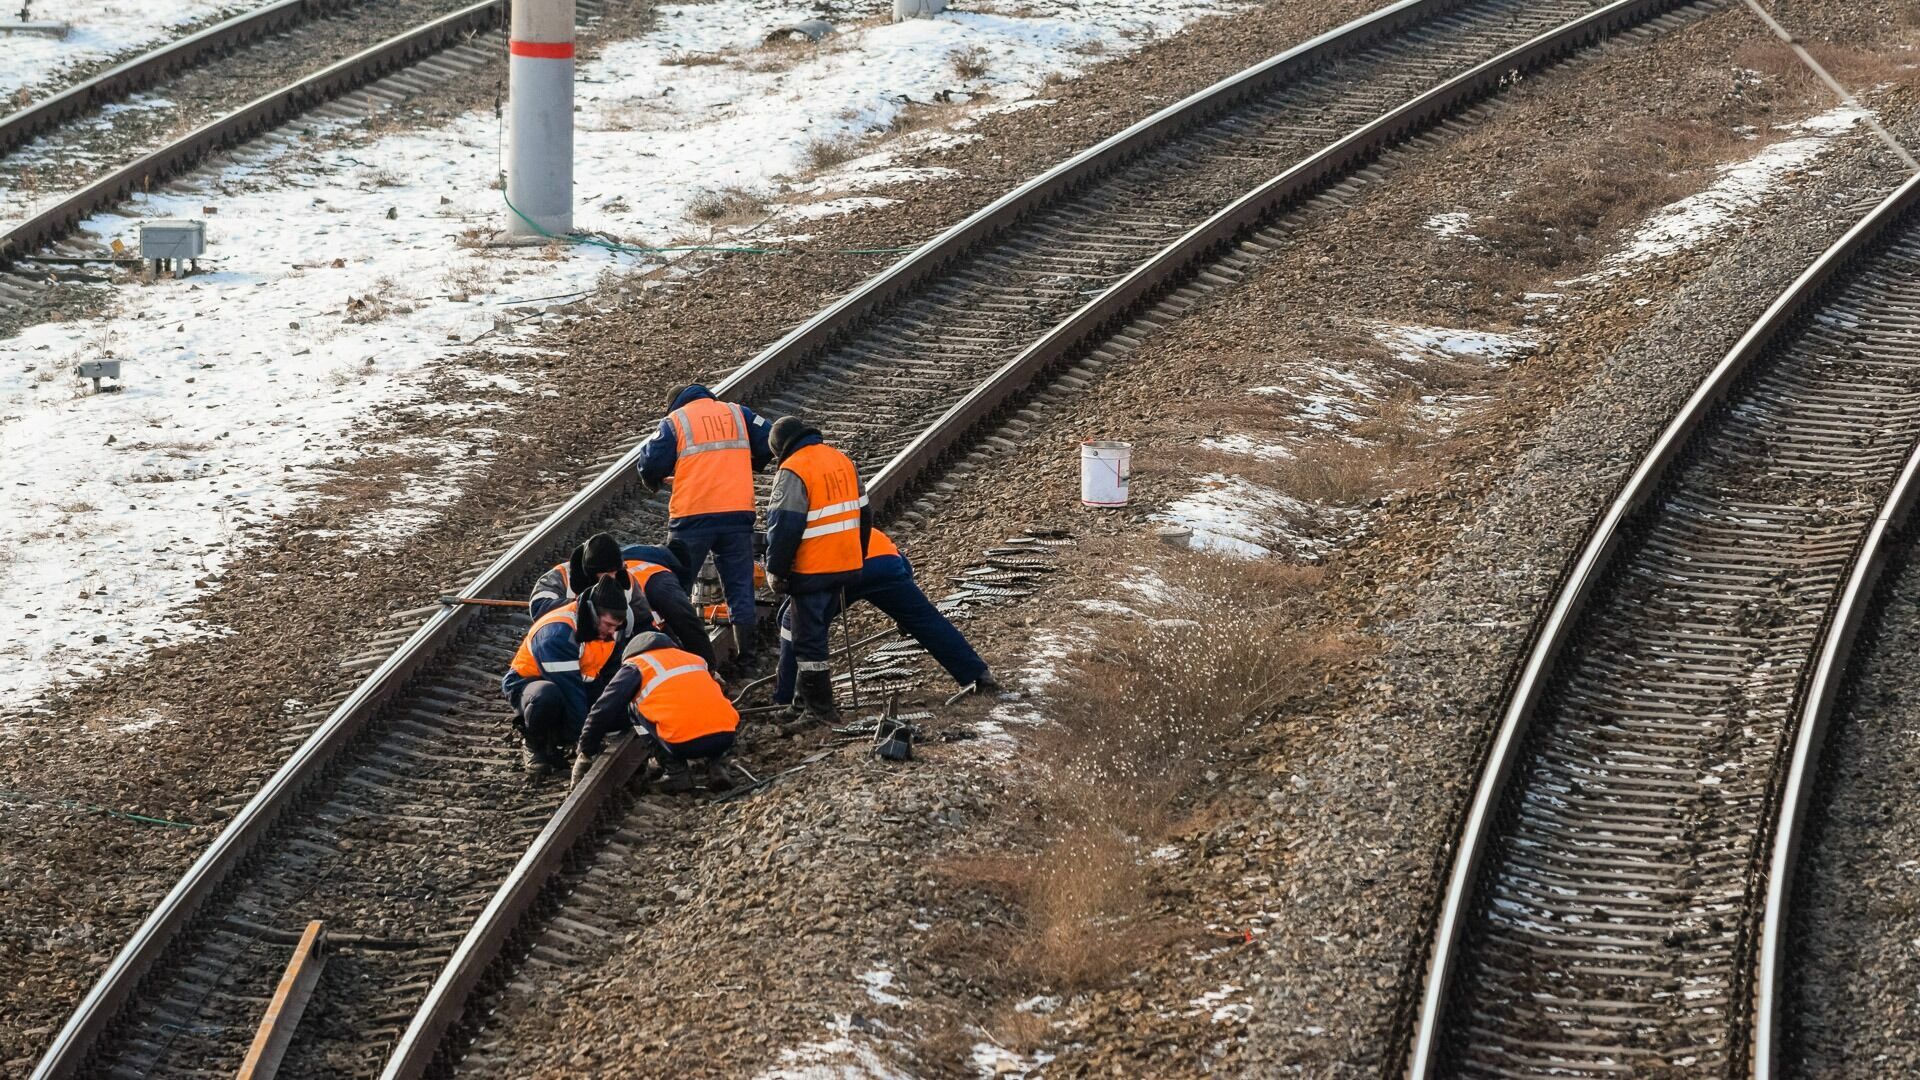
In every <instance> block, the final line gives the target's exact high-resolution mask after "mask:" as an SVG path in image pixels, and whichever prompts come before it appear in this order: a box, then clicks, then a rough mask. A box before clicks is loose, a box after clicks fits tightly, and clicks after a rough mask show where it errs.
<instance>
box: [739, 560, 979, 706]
mask: <svg viewBox="0 0 1920 1080" xmlns="http://www.w3.org/2000/svg"><path fill="white" fill-rule="evenodd" d="M880 561H888V560H880ZM901 563H902V566H903V569H902V570H901V571H900V572H897V573H892V574H884V573H883V574H878V575H876V574H875V572H874V566H875V565H876V564H875V563H869V564H868V565H867V569H866V570H864V571H862V573H861V575H860V584H858V585H850V586H848V587H847V600H848V602H850V603H857V602H859V601H861V600H865V601H867V602H868V603H870V604H872V605H873V606H874V607H877V608H879V609H880V610H881V611H882V612H883V613H885V615H886V616H887V618H889V619H892V620H893V623H894V625H895V626H898V627H899V628H900V630H901V632H902V633H904V634H906V635H907V636H908V637H910V638H912V639H913V640H915V641H917V642H919V643H920V647H921V648H923V649H925V650H927V652H928V654H929V655H931V656H932V657H933V658H934V660H936V661H938V662H939V664H940V666H941V667H943V668H945V669H947V674H949V675H951V676H953V681H954V682H956V683H958V684H960V685H961V686H966V685H969V684H970V683H972V682H973V681H974V680H975V679H978V678H979V677H980V676H982V675H984V674H986V672H987V662H986V661H984V660H982V659H980V654H979V653H977V652H974V651H973V646H971V645H969V644H967V639H966V638H965V637H963V636H962V635H961V633H960V630H959V628H958V627H956V626H954V625H953V623H952V622H950V621H949V620H948V619H947V617H946V616H945V615H942V614H940V609H939V608H936V607H934V606H933V601H931V600H928V599H927V594H926V593H923V592H921V591H920V586H919V585H918V584H916V583H915V582H914V580H913V569H912V567H911V566H909V565H907V564H906V561H905V560H904V559H903V560H901ZM827 595H828V596H830V597H832V599H833V605H832V610H831V611H829V612H828V615H827V617H828V618H832V617H833V616H834V615H836V614H838V613H839V601H840V595H839V593H829V594H827ZM790 627H791V622H790V620H789V619H788V617H787V610H786V609H785V608H784V607H783V608H781V609H780V666H779V669H778V672H777V674H776V675H775V678H774V682H773V700H774V703H775V704H778V705H785V704H787V703H788V702H791V701H792V700H793V690H794V682H795V679H796V678H797V671H798V668H799V665H798V664H797V663H796V662H795V661H796V659H797V658H796V656H795V650H794V648H793V645H794V640H793V639H794V636H795V635H794V634H793V632H792V631H791V629H790Z"/></svg>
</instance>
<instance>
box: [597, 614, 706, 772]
mask: <svg viewBox="0 0 1920 1080" xmlns="http://www.w3.org/2000/svg"><path fill="white" fill-rule="evenodd" d="M636 726H637V727H639V728H640V729H641V730H642V732H643V737H645V738H651V739H652V740H653V752H654V754H655V755H656V756H658V757H659V759H660V770H661V774H662V775H661V788H662V790H665V791H671V792H680V791H690V790H692V788H693V778H692V776H690V775H688V772H687V763H688V762H689V761H698V760H705V762H706V763H707V774H708V776H709V777H710V778H712V780H713V782H714V785H715V786H716V787H724V786H727V785H728V784H729V783H730V781H729V780H728V778H727V776H726V772H725V770H724V768H723V767H722V766H721V764H720V758H721V757H722V756H723V755H725V754H726V752H727V751H729V750H731V749H733V741H734V732H736V731H737V730H739V727H740V714H739V713H738V712H737V711H735V710H734V707H733V703H732V702H730V701H728V700H727V694H726V691H724V690H722V689H721V688H720V684H719V683H718V682H716V681H715V680H714V678H713V672H712V671H711V669H709V668H708V667H707V664H706V661H704V660H702V659H700V658H699V657H697V656H695V655H693V654H692V653H690V652H687V651H686V650H685V649H676V648H674V647H673V642H672V641H670V640H668V639H667V636H666V635H665V634H654V633H647V634H641V635H640V636H639V637H636V638H634V639H633V640H632V641H630V642H628V643H627V648H626V650H625V653H624V654H623V655H622V657H621V663H620V670H619V671H618V672H616V673H615V674H614V676H613V679H612V681H610V682H608V683H607V688H606V690H604V691H602V692H601V694H600V698H599V700H597V701H595V702H594V703H593V710H592V711H591V712H589V713H588V714H587V722H586V726H585V727H583V728H582V729H581V731H580V753H579V754H578V756H576V757H575V758H574V762H573V782H574V783H576V784H577V783H579V782H580V779H581V778H582V777H584V776H586V775H587V770H588V769H589V768H591V767H592V762H593V759H594V758H595V757H597V756H598V755H599V753H600V751H601V750H602V749H604V748H605V747H606V741H607V736H609V735H612V734H615V733H617V732H621V731H626V730H627V729H629V728H632V727H636Z"/></svg>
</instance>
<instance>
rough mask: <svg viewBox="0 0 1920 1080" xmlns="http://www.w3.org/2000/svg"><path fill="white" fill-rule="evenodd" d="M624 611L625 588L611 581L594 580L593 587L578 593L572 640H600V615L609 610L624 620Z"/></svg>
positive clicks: (625, 603) (625, 609)
mask: <svg viewBox="0 0 1920 1080" xmlns="http://www.w3.org/2000/svg"><path fill="white" fill-rule="evenodd" d="M626 611H627V594H626V591H625V590H623V589H621V588H620V586H618V585H616V584H614V583H613V582H611V581H597V582H595V583H594V585H593V588H591V589H588V590H587V591H585V592H583V593H581V594H580V607H579V609H578V610H577V612H576V613H575V615H574V619H573V640H575V641H579V642H588V641H598V640H600V616H601V615H603V614H606V613H609V612H610V613H612V614H615V615H619V616H620V617H621V621H623V622H624V621H625V620H626Z"/></svg>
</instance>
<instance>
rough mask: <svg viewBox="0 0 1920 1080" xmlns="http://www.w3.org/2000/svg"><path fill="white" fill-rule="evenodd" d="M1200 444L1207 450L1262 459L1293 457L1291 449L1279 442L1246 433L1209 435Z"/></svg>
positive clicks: (1271, 459) (1274, 459) (1281, 459)
mask: <svg viewBox="0 0 1920 1080" xmlns="http://www.w3.org/2000/svg"><path fill="white" fill-rule="evenodd" d="M1200 445H1201V446H1204V447H1206V448H1207V449H1209V450H1218V451H1220V452H1222V453H1226V454H1246V455H1247V456H1249V457H1257V458H1260V459H1261V460H1263V461H1285V460H1287V459H1288V458H1291V457H1293V451H1291V450H1289V449H1287V448H1286V447H1284V446H1282V445H1280V444H1279V443H1266V442H1260V441H1259V440H1257V439H1254V438H1252V437H1251V436H1247V435H1239V434H1233V435H1221V436H1219V437H1217V438H1216V437H1212V436H1209V437H1207V438H1205V439H1201V440H1200Z"/></svg>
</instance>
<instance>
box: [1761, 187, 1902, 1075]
mask: <svg viewBox="0 0 1920 1080" xmlns="http://www.w3.org/2000/svg"><path fill="white" fill-rule="evenodd" d="M1916 185H1920V177H1916V179H1914V180H1910V181H1908V182H1907V183H1906V184H1905V185H1904V186H1903V187H1901V189H1900V190H1899V191H1897V192H1895V193H1894V194H1893V195H1892V196H1891V197H1889V198H1888V199H1887V200H1886V201H1885V202H1883V203H1881V204H1880V206H1878V207H1877V208H1875V209H1874V211H1873V213H1872V214H1871V215H1869V217H1870V218H1871V219H1875V220H1879V221H1881V222H1891V221H1893V220H1894V219H1896V218H1898V217H1899V216H1900V215H1901V214H1902V212H1903V211H1904V210H1905V209H1906V208H1907V207H1908V206H1910V205H1911V204H1912V203H1913V201H1914V192H1915V191H1917V190H1920V187H1916ZM1856 231H1858V230H1857V229H1856ZM1877 234H1878V232H1877V230H1876V233H1875V235H1877ZM1851 235H1853V234H1851V233H1850V234H1849V236H1851ZM1855 250H1858V249H1857V247H1856V248H1855ZM1916 501H1920V447H1916V448H1915V450H1914V452H1912V453H1910V454H1909V455H1908V456H1907V462H1906V465H1905V466H1903V467H1902V468H1901V470H1900V478H1899V480H1898V481H1897V482H1895V484H1894V486H1893V491H1892V493H1891V494H1889V495H1888V496H1887V500H1886V503H1885V504H1884V505H1883V506H1882V507H1881V510H1880V513H1879V515H1878V516H1877V517H1875V518H1874V520H1873V525H1872V527H1871V529H1869V531H1868V533H1867V536H1866V538H1865V539H1864V540H1863V541H1862V542H1861V545H1860V551H1859V552H1858V553H1857V554H1856V555H1855V556H1854V561H1853V572H1852V574H1851V575H1850V576H1849V577H1848V578H1847V584H1846V588H1845V590H1844V591H1843V592H1842V593H1841V597H1840V602H1839V604H1838V606H1837V607H1836V608H1835V609H1834V613H1833V615H1832V617H1831V618H1830V619H1829V621H1828V625H1827V633H1826V637H1825V639H1824V640H1823V641H1822V642H1821V646H1820V652H1819V656H1818V659H1817V660H1816V661H1815V663H1814V668H1813V678H1812V681H1811V683H1809V685H1808V689H1807V694H1806V698H1805V700H1804V701H1803V702H1802V704H1801V710H1800V729H1799V731H1798V732H1796V733H1795V735H1794V741H1793V757H1792V759H1791V761H1790V762H1789V763H1788V765H1787V777H1786V782H1785V784H1784V785H1783V787H1782V788H1781V793H1780V803H1779V807H1778V810H1777V813H1776V815H1775V821H1776V824H1775V826H1774V835H1773V856H1772V860H1771V862H1770V864H1769V866H1768V870H1767V906H1766V911H1765V912H1764V914H1763V915H1762V918H1761V923H1760V959H1759V974H1758V976H1757V977H1756V978H1755V979H1754V1002H1753V1077H1754V1080H1773V1078H1774V1077H1775V1076H1777V1075H1781V1074H1783V1072H1784V1069H1783V1067H1782V1062H1781V1057H1780V1050H1781V1047H1780V1045H1779V1044H1780V1030H1781V1025H1782V1023H1783V1020H1784V1017H1783V1016H1782V1015H1781V1009H1782V1008H1783V1006H1784V1004H1785V998H1786V994H1785V993H1784V990H1785V986H1784V980H1785V979H1786V963H1787V957H1786V951H1787V944H1788V940H1787V931H1788V927H1789V922H1790V917H1791V915H1792V910H1793V880H1794V871H1795V869H1796V867H1797V865H1798V863H1799V858H1800V839H1801V835H1802V832H1803V830H1804V829H1805V828H1806V824H1807V822H1806V816H1807V813H1808V808H1809V807H1810V806H1811V805H1812V802H1813V787H1814V781H1815V779H1816V778H1817V776H1818V775H1819V772H1820V754H1821V751H1822V749H1824V748H1825V746H1826V741H1827V730H1828V728H1829V726H1830V725H1831V723H1832V719H1833V709H1834V704H1835V702H1836V701H1837V700H1838V698H1839V695H1840V689H1841V687H1842V686H1843V685H1844V684H1845V681H1846V677H1847V664H1848V661H1849V660H1850V659H1851V657H1852V655H1853V645H1854V642H1855V641H1856V640H1858V638H1859V636H1860V630H1861V628H1862V626H1863V625H1864V623H1865V622H1866V620H1867V618H1868V616H1869V615H1870V614H1871V612H1872V609H1873V593H1874V589H1875V587H1876V586H1877V585H1878V584H1879V581H1880V576H1881V574H1882V573H1884V572H1885V570H1886V566H1887V560H1888V559H1889V558H1890V557H1891V555H1892V554H1893V552H1894V550H1895V549H1896V547H1897V546H1898V545H1897V544H1896V543H1895V541H1896V539H1897V538H1900V537H1901V536H1902V534H1904V533H1905V532H1906V531H1907V529H1908V527H1909V526H1910V525H1911V524H1912V522H1913V515H1914V507H1915V503H1916Z"/></svg>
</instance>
